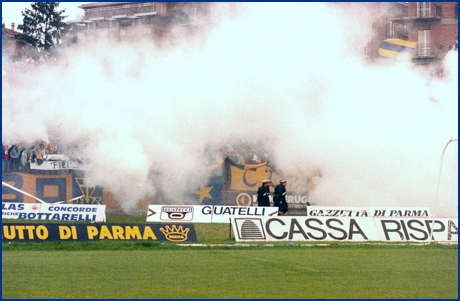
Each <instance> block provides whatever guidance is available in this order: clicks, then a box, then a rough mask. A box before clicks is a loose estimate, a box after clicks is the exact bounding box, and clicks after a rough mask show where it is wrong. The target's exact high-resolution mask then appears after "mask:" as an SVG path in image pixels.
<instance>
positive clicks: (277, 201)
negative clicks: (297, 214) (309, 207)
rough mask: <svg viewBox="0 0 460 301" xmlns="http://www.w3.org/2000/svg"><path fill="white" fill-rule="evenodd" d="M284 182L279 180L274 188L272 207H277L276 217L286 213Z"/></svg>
mask: <svg viewBox="0 0 460 301" xmlns="http://www.w3.org/2000/svg"><path fill="white" fill-rule="evenodd" d="M286 184H287V182H286V180H285V179H282V180H280V183H279V184H278V185H276V187H275V193H274V194H273V201H274V206H276V207H278V215H285V214H286V213H287V212H288V205H287V203H286Z"/></svg>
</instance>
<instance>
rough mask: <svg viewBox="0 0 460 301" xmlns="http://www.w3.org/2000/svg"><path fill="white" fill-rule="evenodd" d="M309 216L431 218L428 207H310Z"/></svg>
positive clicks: (308, 209) (308, 208)
mask: <svg viewBox="0 0 460 301" xmlns="http://www.w3.org/2000/svg"><path fill="white" fill-rule="evenodd" d="M307 215H308V216H329V217H431V215H430V208H428V207H346V206H343V207H342V206H308V207H307Z"/></svg>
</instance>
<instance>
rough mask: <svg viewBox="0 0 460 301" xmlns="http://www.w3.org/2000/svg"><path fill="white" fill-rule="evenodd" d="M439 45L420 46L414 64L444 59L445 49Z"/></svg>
mask: <svg viewBox="0 0 460 301" xmlns="http://www.w3.org/2000/svg"><path fill="white" fill-rule="evenodd" d="M442 48H443V47H442V45H439V44H419V45H417V48H416V50H415V53H414V54H413V56H412V59H413V60H414V62H418V63H430V62H433V61H436V60H439V59H441V58H442V55H443V49H442Z"/></svg>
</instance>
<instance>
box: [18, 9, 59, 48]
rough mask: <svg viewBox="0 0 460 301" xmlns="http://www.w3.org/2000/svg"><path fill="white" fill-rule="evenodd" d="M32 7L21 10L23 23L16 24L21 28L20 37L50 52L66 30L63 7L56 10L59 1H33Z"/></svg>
mask: <svg viewBox="0 0 460 301" xmlns="http://www.w3.org/2000/svg"><path fill="white" fill-rule="evenodd" d="M31 7H32V9H28V8H26V9H25V10H23V11H22V12H21V13H22V16H23V24H19V25H18V29H20V30H22V36H21V37H22V38H23V39H25V40H26V41H27V42H28V43H29V44H31V45H33V46H35V47H38V48H39V49H42V50H44V51H45V53H47V54H48V53H50V52H51V51H53V50H55V48H56V46H57V45H59V44H61V43H62V37H63V36H64V35H65V34H66V33H67V31H68V25H67V24H66V23H65V22H64V19H65V18H67V17H68V16H66V15H64V13H65V9H64V10H61V11H58V10H57V9H58V7H59V2H34V3H32V4H31Z"/></svg>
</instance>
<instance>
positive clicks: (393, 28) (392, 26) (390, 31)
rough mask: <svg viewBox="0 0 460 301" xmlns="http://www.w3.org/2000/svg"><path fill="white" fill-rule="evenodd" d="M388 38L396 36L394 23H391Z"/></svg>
mask: <svg viewBox="0 0 460 301" xmlns="http://www.w3.org/2000/svg"><path fill="white" fill-rule="evenodd" d="M388 36H389V37H394V36H395V23H394V22H393V21H390V25H389V27H388Z"/></svg>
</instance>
